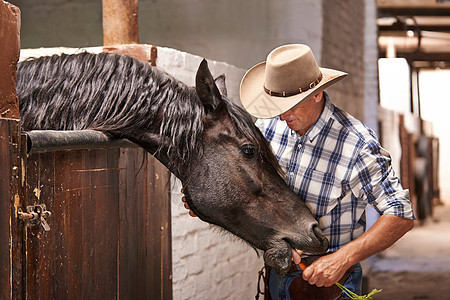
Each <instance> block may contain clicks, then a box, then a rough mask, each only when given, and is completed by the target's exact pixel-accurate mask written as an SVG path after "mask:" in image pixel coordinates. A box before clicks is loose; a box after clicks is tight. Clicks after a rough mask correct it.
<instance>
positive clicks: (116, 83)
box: [17, 52, 278, 170]
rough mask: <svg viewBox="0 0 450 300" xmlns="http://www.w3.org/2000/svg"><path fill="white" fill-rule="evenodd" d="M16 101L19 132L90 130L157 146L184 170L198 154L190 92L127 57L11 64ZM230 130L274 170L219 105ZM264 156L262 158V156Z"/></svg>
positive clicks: (235, 113) (244, 124)
mask: <svg viewBox="0 0 450 300" xmlns="http://www.w3.org/2000/svg"><path fill="white" fill-rule="evenodd" d="M17 73H18V76H17V95H18V97H19V106H20V115H21V126H22V128H23V129H24V130H33V129H54V130H81V129H95V130H99V131H103V132H106V133H109V134H112V135H113V136H118V137H133V136H139V135H142V136H144V137H147V138H155V137H156V136H157V137H158V138H159V139H160V141H159V144H160V145H161V147H160V149H156V151H159V150H162V149H163V150H164V151H167V155H168V158H169V161H170V164H171V165H173V166H174V167H177V168H178V169H179V170H182V169H184V170H186V167H187V165H188V164H189V163H190V162H191V160H192V159H194V158H198V157H200V156H201V155H202V146H201V140H202V134H203V130H204V128H203V119H204V116H205V110H204V107H203V104H202V103H201V101H200V99H199V98H198V97H197V94H196V91H195V88H193V87H188V86H187V85H186V84H184V83H182V82H180V81H178V80H176V79H175V78H173V77H172V76H170V75H168V74H166V73H165V72H163V71H162V70H160V69H158V68H154V67H151V66H150V65H149V64H147V63H145V62H142V61H139V60H137V59H134V58H132V57H129V56H123V55H116V54H108V53H100V54H91V53H87V52H85V53H80V54H74V55H66V54H62V55H53V56H48V57H40V58H37V59H32V60H27V61H24V62H21V63H19V64H18V72H17ZM224 100H225V102H226V105H227V108H228V113H229V115H230V118H231V120H232V122H233V124H234V125H235V126H236V128H237V129H238V130H239V131H240V132H241V133H242V134H244V135H245V136H247V138H249V139H250V140H252V141H253V142H254V143H255V144H256V145H257V146H258V148H259V149H260V151H261V156H262V157H263V158H264V160H265V161H266V163H269V165H271V166H274V169H276V170H277V168H278V167H277V166H278V163H277V162H276V158H275V156H274V155H273V153H271V152H270V147H269V146H268V143H267V141H266V140H265V138H264V137H263V136H262V135H261V133H260V132H259V130H258V129H257V128H256V127H255V126H253V124H252V121H251V119H250V117H249V115H248V114H247V113H246V112H245V111H243V110H242V109H241V108H240V107H238V106H237V105H236V104H234V103H233V102H232V101H229V100H228V99H226V98H224ZM268 152H270V153H268Z"/></svg>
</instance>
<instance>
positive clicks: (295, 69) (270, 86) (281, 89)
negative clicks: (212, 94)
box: [240, 44, 347, 118]
mask: <svg viewBox="0 0 450 300" xmlns="http://www.w3.org/2000/svg"><path fill="white" fill-rule="evenodd" d="M345 76H347V73H345V72H341V71H337V70H333V69H327V68H320V67H319V66H318V65H317V62H316V59H315V58H314V55H313V53H312V51H311V48H309V47H308V46H306V45H302V44H290V45H283V46H280V47H278V48H276V49H274V50H272V52H270V53H269V55H268V56H267V61H265V62H262V63H259V64H257V65H256V66H254V67H252V68H251V69H250V70H248V71H247V73H246V74H245V75H244V77H243V78H242V81H241V88H240V94H241V101H242V105H243V106H244V108H245V109H246V110H247V111H248V112H249V113H250V114H252V115H253V116H255V117H257V118H273V117H275V116H278V115H281V114H282V113H284V112H286V111H288V110H289V109H291V108H292V107H294V106H295V105H296V104H298V103H300V102H301V101H303V100H305V99H307V98H308V97H310V96H314V95H316V94H318V93H319V92H321V91H323V90H324V89H325V88H327V87H329V86H330V85H332V84H334V83H336V82H338V81H339V80H341V79H343V78H344V77H345Z"/></svg>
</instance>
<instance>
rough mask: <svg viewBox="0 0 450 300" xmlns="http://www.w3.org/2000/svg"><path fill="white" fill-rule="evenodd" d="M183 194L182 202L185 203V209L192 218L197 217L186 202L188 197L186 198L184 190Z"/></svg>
mask: <svg viewBox="0 0 450 300" xmlns="http://www.w3.org/2000/svg"><path fill="white" fill-rule="evenodd" d="M181 193H182V194H183V197H181V201H183V203H184V208H186V209H188V210H189V215H190V216H191V217H197V215H196V214H194V212H193V211H192V210H191V209H190V208H189V204H187V202H186V197H185V196H184V193H183V189H181Z"/></svg>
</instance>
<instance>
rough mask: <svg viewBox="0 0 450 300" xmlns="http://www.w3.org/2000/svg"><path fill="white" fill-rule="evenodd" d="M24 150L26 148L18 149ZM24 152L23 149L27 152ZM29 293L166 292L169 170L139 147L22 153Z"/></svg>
mask: <svg viewBox="0 0 450 300" xmlns="http://www.w3.org/2000/svg"><path fill="white" fill-rule="evenodd" d="M22 157H24V155H22ZM25 157H26V156H25ZM24 164H25V174H24V178H25V179H24V180H25V185H24V198H25V205H26V206H33V205H40V204H45V206H46V209H47V210H48V211H50V212H51V216H50V217H49V218H47V223H48V226H49V227H50V230H49V231H46V230H45V229H44V226H42V225H39V226H27V227H26V232H25V235H26V237H25V241H26V242H25V243H26V258H25V261H26V264H25V265H26V272H25V274H26V275H25V277H26V278H25V281H26V297H27V299H42V300H44V299H45V300H46V299H171V298H172V285H171V279H172V276H171V236H170V200H169V191H168V182H169V176H170V174H169V172H168V171H167V170H166V169H165V168H164V166H162V165H161V164H160V163H159V162H158V161H156V160H155V159H153V158H152V157H151V156H149V155H148V154H147V153H145V152H144V151H143V150H142V149H140V148H124V149H121V148H111V149H96V150H74V151H56V152H49V153H37V154H32V155H30V156H28V157H26V159H25V161H24Z"/></svg>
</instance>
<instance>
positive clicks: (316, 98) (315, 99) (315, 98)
mask: <svg viewBox="0 0 450 300" xmlns="http://www.w3.org/2000/svg"><path fill="white" fill-rule="evenodd" d="M313 97H314V101H315V102H317V103H319V102H320V100H322V98H323V91H321V92H320V93H318V94H317V95H314V96H313Z"/></svg>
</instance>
